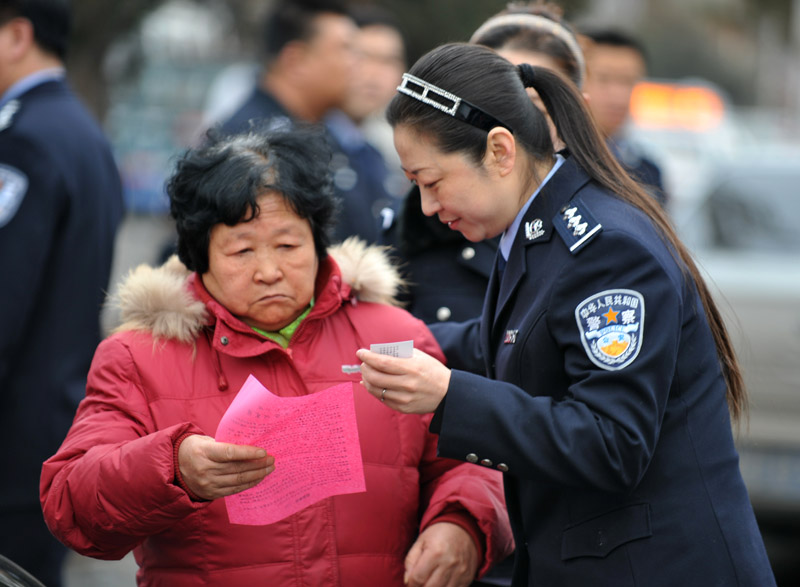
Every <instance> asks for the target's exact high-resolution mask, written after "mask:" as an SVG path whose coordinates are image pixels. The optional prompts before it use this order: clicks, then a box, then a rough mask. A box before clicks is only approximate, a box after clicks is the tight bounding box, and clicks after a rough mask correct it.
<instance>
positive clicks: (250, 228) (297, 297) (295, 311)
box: [202, 192, 318, 332]
mask: <svg viewBox="0 0 800 587" xmlns="http://www.w3.org/2000/svg"><path fill="white" fill-rule="evenodd" d="M258 205H259V207H260V209H261V211H260V213H259V215H258V216H257V217H256V218H254V219H253V220H251V221H249V222H240V223H239V224H237V225H235V226H227V225H225V224H217V225H216V226H214V228H212V229H211V239H210V242H209V246H208V271H207V272H206V273H204V274H203V275H202V279H203V284H204V285H205V286H206V289H208V291H209V293H210V294H211V295H212V296H214V299H216V300H217V301H218V302H219V303H221V304H222V305H223V306H225V307H226V308H227V309H228V311H230V312H231V313H232V314H234V315H235V316H238V317H239V318H240V319H241V320H242V321H243V322H245V323H246V324H249V325H250V326H255V327H256V328H260V329H262V330H267V331H272V332H274V331H277V330H280V329H281V328H283V327H284V326H287V325H288V324H291V323H292V322H293V321H294V320H295V319H296V318H297V317H298V316H300V314H302V313H303V311H304V310H305V309H306V308H307V307H308V304H309V303H310V302H311V297H312V296H313V295H314V282H315V280H316V277H317V268H318V259H317V254H316V250H315V248H314V237H313V234H312V233H311V226H310V225H309V223H308V221H307V220H305V219H303V218H300V217H299V216H298V215H297V214H295V213H294V211H293V210H292V209H291V208H290V207H289V205H288V204H287V203H286V201H285V200H284V198H283V196H281V195H280V194H278V193H275V192H269V193H266V194H264V195H262V196H260V197H259V198H258Z"/></svg>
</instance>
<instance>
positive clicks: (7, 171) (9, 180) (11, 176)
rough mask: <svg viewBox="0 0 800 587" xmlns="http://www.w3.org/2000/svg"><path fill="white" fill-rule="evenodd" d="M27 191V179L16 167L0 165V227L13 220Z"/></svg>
mask: <svg viewBox="0 0 800 587" xmlns="http://www.w3.org/2000/svg"><path fill="white" fill-rule="evenodd" d="M27 191H28V177H27V176H26V175H25V174H24V173H22V172H21V171H20V170H19V169H17V168H16V167H11V166H10V165H2V164H0V227H3V226H5V225H6V224H8V222H9V221H10V220H11V219H12V218H14V214H16V213H17V209H19V205H20V204H21V203H22V198H24V197H25V192H27Z"/></svg>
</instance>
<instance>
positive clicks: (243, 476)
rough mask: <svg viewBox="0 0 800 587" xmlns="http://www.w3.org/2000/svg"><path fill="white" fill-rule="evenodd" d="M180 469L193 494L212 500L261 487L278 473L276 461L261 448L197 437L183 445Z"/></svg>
mask: <svg viewBox="0 0 800 587" xmlns="http://www.w3.org/2000/svg"><path fill="white" fill-rule="evenodd" d="M178 465H179V467H180V473H181V476H182V477H183V482H184V483H185V484H186V486H187V487H188V488H189V490H190V491H191V492H192V493H194V494H195V495H196V496H197V497H199V498H201V499H206V500H212V499H217V498H220V497H225V496H226V495H233V494H234V493H239V492H241V491H244V490H245V489H250V488H251V487H254V486H255V485H258V484H259V483H260V482H261V481H262V480H263V479H264V477H266V476H267V475H269V474H270V473H272V472H273V471H274V470H275V458H274V457H272V456H270V455H268V454H267V451H265V450H264V449H263V448H259V447H257V446H245V445H238V444H228V443H225V442H217V441H216V440H214V439H213V438H211V437H210V436H202V435H199V434H195V435H192V436H188V437H186V438H185V439H184V440H183V442H181V445H180V447H179V449H178Z"/></svg>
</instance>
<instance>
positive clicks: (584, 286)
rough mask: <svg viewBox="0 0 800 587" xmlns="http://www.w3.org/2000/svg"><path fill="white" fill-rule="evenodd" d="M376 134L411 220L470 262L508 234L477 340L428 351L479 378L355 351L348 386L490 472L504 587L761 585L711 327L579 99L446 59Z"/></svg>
mask: <svg viewBox="0 0 800 587" xmlns="http://www.w3.org/2000/svg"><path fill="white" fill-rule="evenodd" d="M529 87H532V88H533V89H535V90H536V91H537V93H538V94H539V97H540V98H541V99H542V102H543V104H544V105H545V106H546V109H547V112H548V113H549V114H550V119H551V121H552V122H553V124H554V126H555V128H556V129H557V131H558V135H559V137H560V138H561V139H562V141H563V142H564V144H565V145H566V149H565V150H564V151H562V152H558V151H557V150H556V148H555V146H554V145H553V142H552V139H551V129H550V128H549V125H548V123H547V119H546V118H545V116H544V114H543V113H542V112H541V111H540V110H539V109H538V108H536V107H534V106H533V104H532V103H531V101H530V98H529V96H528V94H527V93H526V92H525V88H529ZM387 116H388V119H389V121H390V123H391V124H392V126H393V128H394V133H395V144H396V145H397V151H398V153H399V155H400V159H401V161H402V162H403V167H404V169H405V170H406V173H407V174H408V177H409V179H411V180H413V181H416V182H417V183H418V184H419V186H420V191H421V196H422V198H421V205H422V207H423V211H424V212H425V213H426V214H428V215H431V216H434V215H435V216H437V217H438V219H439V221H440V222H442V223H444V224H447V225H448V226H449V227H450V228H451V229H452V230H458V231H459V232H461V233H462V234H464V236H465V237H467V238H468V239H469V240H470V241H473V242H475V241H479V240H483V239H486V238H492V237H495V236H498V235H502V236H501V241H500V248H499V251H498V255H497V259H496V264H495V268H494V269H493V271H492V276H491V278H490V281H489V287H488V293H487V296H486V302H485V305H484V309H483V314H482V316H481V318H480V321H479V325H478V327H477V330H476V329H475V328H474V324H475V323H474V322H473V323H469V322H468V323H466V324H464V325H463V327H462V328H460V329H458V331H454V332H451V336H450V337H449V339H443V338H441V337H439V336H438V333H437V340H438V342H439V343H440V345H441V347H442V349H443V350H444V352H445V354H446V356H447V357H448V360H450V359H451V358H452V357H456V356H458V355H459V354H466V355H468V356H469V357H473V356H475V355H476V354H477V355H478V356H480V357H482V358H483V360H484V372H485V375H483V376H481V375H477V374H474V373H469V372H467V371H463V370H460V369H457V368H452V364H453V362H452V361H451V362H450V367H445V366H443V365H441V364H439V363H438V361H436V360H435V359H433V358H431V357H429V356H427V355H426V354H425V353H424V352H422V351H419V350H415V351H414V354H413V356H412V357H411V358H406V359H399V358H394V357H388V356H384V355H378V354H377V353H374V352H371V351H369V350H367V349H360V350H359V351H358V357H359V358H360V359H361V360H362V364H361V375H362V379H363V382H364V385H365V387H366V388H367V390H368V391H369V392H370V393H372V394H373V395H375V396H380V397H381V398H382V399H383V401H384V402H385V404H386V405H388V406H389V407H391V408H393V409H396V410H398V411H400V412H402V413H433V414H434V417H433V420H432V421H431V431H432V432H434V433H436V434H438V450H439V454H440V455H442V456H446V457H449V458H456V459H463V460H464V461H467V462H472V463H479V464H480V465H481V466H483V467H486V468H492V469H497V470H501V471H503V472H504V485H505V490H506V503H507V505H508V511H509V515H510V518H511V524H512V528H513V529H514V537H515V541H516V546H517V548H516V556H515V561H514V577H513V585H518V586H523V585H531V586H535V585H559V586H575V587H584V586H586V585H592V586H596V587H599V586H608V587H618V586H620V585H629V586H635V585H639V586H647V587H655V586H665V587H666V586H673V585H692V586H697V587H705V586H707V585H742V586H745V585H746V586H756V585H757V586H759V587H767V586H770V585H775V580H774V578H773V575H772V571H771V569H770V565H769V561H768V559H767V555H766V551H765V548H764V544H763V541H762V538H761V535H760V532H759V528H758V525H757V523H756V519H755V516H754V514H753V509H752V506H751V504H750V501H749V496H748V493H747V489H746V487H745V485H744V482H743V480H742V476H741V472H740V471H739V459H738V453H737V451H736V447H735V444H734V438H733V434H732V429H731V422H732V420H739V419H741V418H742V417H743V416H745V414H746V411H747V392H746V389H745V387H744V382H743V379H742V373H741V369H740V367H739V364H738V362H737V359H736V356H735V353H734V351H733V347H732V344H731V340H730V337H729V335H728V332H727V330H726V327H725V323H724V322H723V320H722V316H721V315H720V313H719V310H718V308H717V306H716V304H715V302H714V299H713V297H712V295H711V292H710V290H709V288H708V286H707V285H706V283H705V281H704V279H703V277H702V274H701V272H700V270H699V269H698V267H697V266H696V265H695V263H694V261H693V259H692V255H691V253H690V252H689V251H688V249H687V248H686V247H685V246H684V245H683V243H681V241H680V240H679V238H678V237H677V236H676V234H675V232H674V230H673V229H672V227H671V223H670V221H669V219H668V217H667V216H666V213H665V212H664V210H663V209H662V208H661V206H660V205H659V204H658V203H657V202H656V201H655V200H654V199H653V198H652V197H651V196H650V195H649V194H647V193H646V192H645V191H644V190H643V189H642V187H641V185H640V184H638V183H637V182H635V181H633V180H632V179H631V177H630V176H629V175H628V173H627V172H626V170H624V169H623V168H622V166H621V165H620V164H619V163H618V162H617V161H616V159H615V158H614V156H613V155H612V154H611V153H610V151H609V150H608V148H607V146H606V145H605V141H604V139H603V137H602V136H601V135H600V133H599V132H598V131H597V129H596V127H595V124H594V122H593V120H592V117H591V114H590V113H589V111H588V108H587V106H586V104H585V100H584V97H583V96H582V95H581V94H580V93H579V92H578V90H577V88H576V87H575V85H574V84H573V83H571V82H569V81H567V80H565V79H564V77H563V76H561V75H558V74H557V73H555V72H553V71H551V70H548V69H547V68H544V67H533V66H531V65H528V64H521V65H519V66H516V67H515V66H513V65H512V64H510V63H509V62H508V61H507V60H505V59H503V58H501V57H500V56H499V55H498V54H497V53H495V52H494V51H491V50H489V49H487V48H485V47H482V46H476V45H469V44H463V43H453V44H448V45H443V46H441V47H438V48H436V49H434V50H432V51H430V52H429V53H427V54H426V55H424V56H423V57H421V58H420V59H419V60H418V61H417V62H416V63H415V64H414V66H412V68H411V70H410V72H409V73H408V74H404V83H403V85H402V86H401V87H400V88H399V89H398V94H397V96H396V97H395V98H394V99H393V100H392V102H391V103H390V105H389V109H388V114H387ZM475 347H477V349H478V350H477V351H476V350H475Z"/></svg>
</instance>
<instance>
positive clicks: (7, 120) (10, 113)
mask: <svg viewBox="0 0 800 587" xmlns="http://www.w3.org/2000/svg"><path fill="white" fill-rule="evenodd" d="M17 110H19V100H11V101H10V102H8V103H7V104H6V105H5V106H3V107H2V108H0V132H2V131H4V130H6V129H7V128H8V127H9V126H11V123H12V122H13V121H14V115H15V114H16V113H17Z"/></svg>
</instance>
